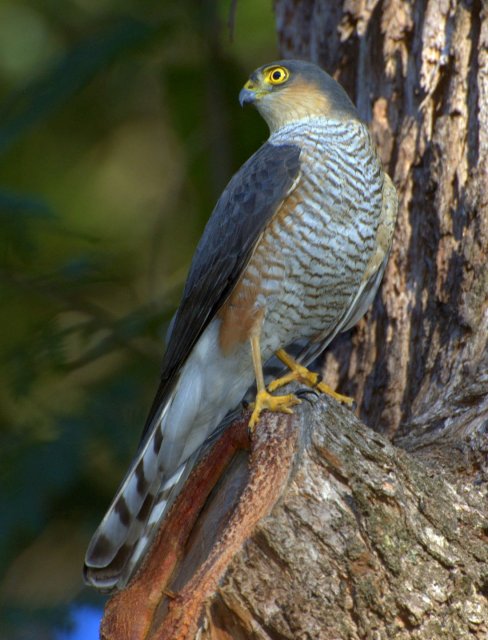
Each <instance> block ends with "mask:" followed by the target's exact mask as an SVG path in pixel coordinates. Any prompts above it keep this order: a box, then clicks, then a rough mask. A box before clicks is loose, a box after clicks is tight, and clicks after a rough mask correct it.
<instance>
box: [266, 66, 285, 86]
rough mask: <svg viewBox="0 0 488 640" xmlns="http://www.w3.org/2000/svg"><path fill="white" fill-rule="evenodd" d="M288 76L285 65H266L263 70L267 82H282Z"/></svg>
mask: <svg viewBox="0 0 488 640" xmlns="http://www.w3.org/2000/svg"><path fill="white" fill-rule="evenodd" d="M289 76H290V72H289V71H288V69H286V68H285V67H268V68H267V69H265V70H264V78H265V80H266V82H269V84H283V82H286V80H288V78H289Z"/></svg>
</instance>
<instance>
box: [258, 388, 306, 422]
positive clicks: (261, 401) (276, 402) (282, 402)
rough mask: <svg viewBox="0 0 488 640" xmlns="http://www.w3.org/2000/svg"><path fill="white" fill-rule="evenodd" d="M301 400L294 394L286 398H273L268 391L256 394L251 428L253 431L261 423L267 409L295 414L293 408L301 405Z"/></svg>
mask: <svg viewBox="0 0 488 640" xmlns="http://www.w3.org/2000/svg"><path fill="white" fill-rule="evenodd" d="M300 402H301V400H299V398H297V397H296V396H295V395H293V394H292V393H290V394H288V395H286V396H272V395H271V394H270V393H269V392H268V391H266V389H264V390H263V391H259V392H258V393H257V394H256V402H255V403H254V410H253V412H252V415H251V419H250V420H249V428H250V429H251V431H253V429H254V427H255V426H256V425H257V423H258V422H259V418H260V416H261V413H262V412H263V411H264V410H265V409H269V411H274V412H281V413H293V410H292V409H291V407H294V406H295V405H296V404H300Z"/></svg>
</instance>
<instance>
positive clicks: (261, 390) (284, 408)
mask: <svg viewBox="0 0 488 640" xmlns="http://www.w3.org/2000/svg"><path fill="white" fill-rule="evenodd" d="M251 352H252V361H253V364H254V373H255V375H256V387H257V394H256V402H255V403H254V411H253V412H252V416H251V419H250V421H249V428H250V429H251V430H252V429H254V427H255V426H256V425H257V423H258V421H259V417H260V415H261V412H262V411H264V409H269V410H270V411H281V412H283V413H293V411H292V409H291V407H293V406H294V405H296V404H300V400H299V399H298V398H297V397H296V396H294V395H293V394H292V393H290V394H288V395H286V396H272V395H271V393H269V392H268V391H267V390H266V386H265V384H264V377H263V364H262V362H261V347H260V345H259V336H252V338H251Z"/></svg>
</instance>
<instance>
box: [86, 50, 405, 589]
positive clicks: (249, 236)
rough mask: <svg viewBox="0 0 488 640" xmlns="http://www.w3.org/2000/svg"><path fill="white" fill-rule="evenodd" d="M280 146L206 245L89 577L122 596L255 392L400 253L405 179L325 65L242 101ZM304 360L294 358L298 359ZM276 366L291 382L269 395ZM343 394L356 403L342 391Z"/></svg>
mask: <svg viewBox="0 0 488 640" xmlns="http://www.w3.org/2000/svg"><path fill="white" fill-rule="evenodd" d="M240 101H241V104H244V103H251V104H253V105H255V106H256V107H257V109H258V111H259V112H260V113H261V115H262V116H263V118H264V119H265V120H266V122H267V123H268V125H269V128H270V137H269V139H268V141H267V142H265V143H264V144H263V146H262V147H261V148H260V149H258V151H256V153H254V155H253V156H251V158H249V160H248V161H247V162H246V163H245V164H244V165H243V166H242V167H241V168H240V170H239V171H238V172H237V173H236V174H235V175H234V177H233V178H232V179H231V180H230V182H229V184H228V185H227V187H226V188H225V190H224V192H223V193H222V195H221V197H220V199H219V200H218V202H217V205H216V206H215V209H214V211H213V214H212V216H211V218H210V220H209V222H208V224H207V226H206V228H205V231H204V233H203V236H202V239H201V240H200V243H199V245H198V247H197V249H196V252H195V255H194V257H193V261H192V264H191V268H190V272H189V275H188V279H187V281H186V285H185V288H184V292H183V297H182V300H181V304H180V306H179V308H178V310H177V312H176V315H175V317H174V320H173V323H172V326H171V329H170V335H169V338H168V344H167V349H166V353H165V356H164V361H163V372H162V377H161V381H160V385H159V389H158V392H157V394H156V398H155V400H154V403H153V405H152V408H151V410H150V413H149V416H148V419H147V422H146V426H145V428H144V432H143V436H142V439H141V442H140V445H139V449H138V452H137V454H136V457H135V458H134V461H133V463H132V465H131V467H130V469H129V471H128V473H127V475H126V476H125V479H124V480H123V482H122V484H121V486H120V488H119V490H118V492H117V494H116V496H115V498H114V500H113V502H112V504H111V506H110V508H109V509H108V511H107V513H106V515H105V517H104V519H103V520H102V522H101V524H100V526H99V527H98V529H97V531H96V532H95V535H94V536H93V539H92V541H91V543H90V546H89V548H88V551H87V554H86V559H85V579H86V581H87V582H88V583H89V584H91V585H93V586H95V587H97V588H100V589H104V590H107V591H108V590H112V589H114V588H121V587H123V586H124V585H125V584H126V583H127V581H128V579H129V578H130V576H131V575H132V573H133V572H134V569H135V568H136V567H137V566H138V564H139V562H140V560H141V558H142V557H143V555H144V553H145V551H146V550H147V548H148V545H149V543H150V541H151V539H152V537H153V535H154V532H155V531H156V530H157V527H158V525H159V523H160V521H161V519H162V518H163V516H164V514H165V512H166V511H167V508H168V505H169V504H171V501H172V500H173V499H174V497H175V495H176V494H177V493H178V491H179V490H180V487H181V486H182V484H183V481H184V480H185V479H186V478H187V476H188V474H189V472H190V470H191V468H192V466H193V464H194V462H195V460H196V457H197V455H198V452H199V450H200V449H201V447H202V445H204V443H205V442H208V439H209V437H211V436H212V434H213V433H215V431H216V429H217V428H218V427H219V425H220V424H221V423H222V421H223V419H224V418H225V416H226V415H227V414H228V413H229V411H231V410H233V409H235V408H236V407H238V406H239V403H240V401H241V400H242V399H243V397H244V395H245V394H246V391H247V390H248V389H249V388H250V387H251V386H252V385H253V383H256V387H257V393H256V402H255V405H254V407H255V408H254V412H253V415H252V418H251V422H250V426H251V428H254V427H255V425H256V423H257V422H258V420H259V415H260V413H261V411H262V410H265V409H270V410H274V411H291V409H290V407H291V406H293V405H294V404H296V403H297V402H298V399H297V398H296V397H295V396H294V395H292V394H288V395H282V396H276V395H273V393H272V392H274V391H275V390H276V389H277V388H278V387H280V386H281V385H282V384H285V383H286V382H288V381H289V380H291V379H298V380H301V381H303V382H307V383H309V384H312V385H314V386H318V387H319V389H321V390H324V391H327V388H326V386H325V385H324V384H323V383H321V382H320V380H319V379H318V376H317V375H316V374H313V373H310V372H308V371H307V370H306V369H305V367H306V366H307V365H308V364H310V362H311V361H312V360H313V359H315V358H316V357H317V356H318V355H319V354H320V353H321V352H322V351H323V350H324V349H325V348H326V346H327V345H328V344H329V343H330V341H331V340H332V339H333V338H334V337H335V336H336V335H337V334H338V333H340V332H342V331H346V330H347V329H349V328H350V327H352V326H353V325H354V324H355V323H356V322H357V321H358V320H359V319H360V318H361V317H362V316H363V314H364V313H365V312H366V310H367V309H368V307H369V306H370V304H371V302H372V300H373V297H374V295H375V293H376V291H377V289H378V286H379V284H380V281H381V278H382V276H383V272H384V270H385V266H386V262H387V259H388V254H389V251H390V246H391V240H392V235H393V227H394V222H395V218H396V212H397V196H396V191H395V188H394V186H393V183H392V181H391V180H390V178H389V177H388V175H387V174H386V173H385V172H384V171H383V169H382V167H381V164H380V162H379V160H378V157H377V154H376V151H375V148H374V145H373V142H372V140H371V135H370V133H369V131H368V128H367V126H366V125H365V124H364V123H363V122H362V121H361V120H360V119H359V116H358V114H357V111H356V109H355V108H354V106H353V104H352V103H351V101H350V100H349V98H348V96H347V95H346V93H345V91H344V90H343V89H342V87H341V86H340V85H339V84H338V83H337V82H336V81H335V80H333V79H332V78H331V77H330V76H329V75H328V74H326V73H325V72H324V71H322V70H321V69H320V68H319V67H317V66H316V65H314V64H311V63H308V62H303V61H297V60H282V61H278V62H274V63H272V64H269V65H265V66H263V67H260V68H259V69H257V70H256V71H255V72H254V73H253V74H252V75H251V76H250V79H249V80H248V82H247V83H246V84H245V86H244V88H243V89H242V91H241V93H240ZM288 352H290V353H294V354H295V359H292V358H291V357H289V356H288ZM273 357H274V359H275V360H276V357H278V358H279V360H280V361H281V362H283V363H284V364H286V365H287V367H288V368H289V369H290V373H289V374H288V375H286V376H284V377H282V378H281V379H280V380H278V381H275V382H274V383H272V384H271V385H269V386H268V388H266V386H265V380H264V377H263V365H264V366H265V368H266V366H267V363H269V362H270V360H271V359H272V358H273ZM338 397H339V399H343V400H347V399H346V398H344V397H342V396H338Z"/></svg>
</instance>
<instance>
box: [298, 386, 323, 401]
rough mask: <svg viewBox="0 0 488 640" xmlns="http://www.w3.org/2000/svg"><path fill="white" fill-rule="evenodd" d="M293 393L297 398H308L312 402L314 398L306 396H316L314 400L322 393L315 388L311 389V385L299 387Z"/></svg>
mask: <svg viewBox="0 0 488 640" xmlns="http://www.w3.org/2000/svg"><path fill="white" fill-rule="evenodd" d="M293 394H294V395H295V396H296V397H297V398H303V399H304V400H307V402H312V399H311V398H307V397H306V396H315V398H314V401H315V400H318V398H320V395H319V394H318V393H317V392H316V391H315V389H311V388H310V387H303V388H302V389H298V390H297V391H294V392H293Z"/></svg>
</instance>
